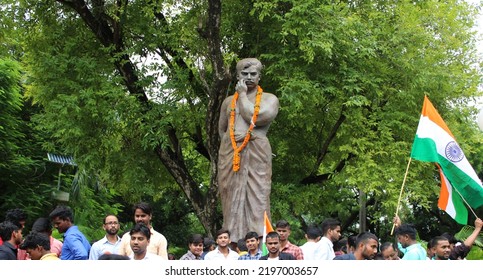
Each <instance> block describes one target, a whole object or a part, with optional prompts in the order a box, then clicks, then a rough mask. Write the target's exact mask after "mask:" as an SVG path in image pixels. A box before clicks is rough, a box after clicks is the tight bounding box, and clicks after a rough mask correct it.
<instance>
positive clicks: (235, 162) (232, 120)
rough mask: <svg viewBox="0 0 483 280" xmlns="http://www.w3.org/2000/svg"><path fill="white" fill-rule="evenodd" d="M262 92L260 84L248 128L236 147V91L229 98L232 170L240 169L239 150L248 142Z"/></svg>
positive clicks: (258, 110) (255, 120)
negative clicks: (231, 97) (230, 98)
mask: <svg viewBox="0 0 483 280" xmlns="http://www.w3.org/2000/svg"><path fill="white" fill-rule="evenodd" d="M262 93H263V89H262V88H261V87H260V86H258V88H257V95H256V98H255V106H254V110H253V116H252V120H251V123H250V127H249V128H248V130H247V133H246V135H245V139H244V140H243V143H242V144H241V145H240V147H237V145H236V140H235V108H236V101H237V100H238V92H235V94H234V95H233V99H232V100H231V107H230V139H231V145H232V147H233V171H235V172H237V171H238V170H240V152H241V151H242V150H243V149H244V148H245V147H246V145H247V144H248V141H250V137H251V134H252V131H253V128H255V123H256V122H257V118H258V113H259V112H260V102H261V100H262Z"/></svg>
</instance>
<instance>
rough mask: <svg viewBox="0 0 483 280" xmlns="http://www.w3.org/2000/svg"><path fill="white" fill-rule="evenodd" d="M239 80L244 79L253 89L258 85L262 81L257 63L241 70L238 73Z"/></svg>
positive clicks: (248, 86) (249, 87)
mask: <svg viewBox="0 0 483 280" xmlns="http://www.w3.org/2000/svg"><path fill="white" fill-rule="evenodd" d="M237 78H238V80H243V81H244V82H245V84H246V85H247V88H248V89H253V88H256V87H257V86H258V82H260V72H259V71H258V69H257V67H256V66H255V65H251V66H250V67H248V68H245V69H242V70H240V72H239V73H238V75H237Z"/></svg>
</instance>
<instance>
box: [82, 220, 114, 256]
mask: <svg viewBox="0 0 483 280" xmlns="http://www.w3.org/2000/svg"><path fill="white" fill-rule="evenodd" d="M103 228H104V230H105V231H106V235H105V236H104V237H103V238H102V239H100V240H99V241H97V242H94V244H92V247H91V251H90V253H89V260H98V259H99V257H100V256H101V255H103V254H118V253H119V248H120V247H121V238H120V237H119V236H118V235H117V233H118V232H119V228H120V225H119V220H118V218H117V217H116V215H111V214H110V215H107V216H106V217H104V223H103Z"/></svg>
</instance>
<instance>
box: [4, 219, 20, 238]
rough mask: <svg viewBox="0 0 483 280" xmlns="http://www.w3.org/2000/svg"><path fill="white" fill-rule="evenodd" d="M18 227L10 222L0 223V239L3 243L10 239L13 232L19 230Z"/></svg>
mask: <svg viewBox="0 0 483 280" xmlns="http://www.w3.org/2000/svg"><path fill="white" fill-rule="evenodd" d="M19 229H20V227H19V226H18V225H16V224H14V223H12V222H10V221H4V222H3V223H0V238H2V240H3V242H6V241H8V240H10V239H12V234H13V232H14V231H17V230H19Z"/></svg>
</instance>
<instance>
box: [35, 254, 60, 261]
mask: <svg viewBox="0 0 483 280" xmlns="http://www.w3.org/2000/svg"><path fill="white" fill-rule="evenodd" d="M40 260H41V261H58V260H60V259H59V257H57V254H56V253H48V254H45V255H43V256H42V257H41V258H40Z"/></svg>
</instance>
